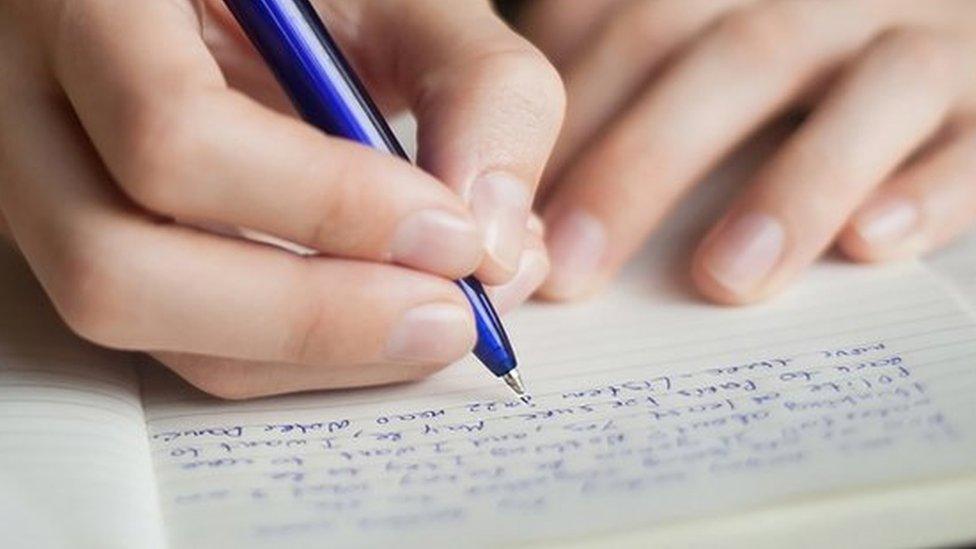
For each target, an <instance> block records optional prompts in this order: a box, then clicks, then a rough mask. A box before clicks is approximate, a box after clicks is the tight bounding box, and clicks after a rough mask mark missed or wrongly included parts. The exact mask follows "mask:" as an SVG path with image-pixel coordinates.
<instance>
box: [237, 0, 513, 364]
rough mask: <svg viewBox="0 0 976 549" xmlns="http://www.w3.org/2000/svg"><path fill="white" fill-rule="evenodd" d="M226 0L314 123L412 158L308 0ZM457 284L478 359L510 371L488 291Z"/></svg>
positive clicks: (468, 281)
mask: <svg viewBox="0 0 976 549" xmlns="http://www.w3.org/2000/svg"><path fill="white" fill-rule="evenodd" d="M224 2H225V4H227V7H228V8H229V9H230V11H231V13H233V15H234V17H235V18H236V19H237V21H238V23H239V24H240V25H241V28H243V29H244V32H245V33H246V34H247V35H248V38H249V39H250V40H251V42H252V43H253V44H254V46H255V47H256V48H257V50H258V52H259V53H260V54H261V56H262V57H263V58H264V60H265V61H266V62H267V64H268V66H269V67H270V68H271V70H272V71H273V72H274V74H275V76H276V77H277V78H278V81H279V82H280V83H281V86H282V87H283V88H284V89H285V92H286V93H287V94H288V96H289V97H290V98H291V100H292V103H293V104H294V105H295V108H296V109H297V110H298V112H299V114H301V115H302V117H303V118H304V119H305V120H306V121H308V122H309V123H310V124H312V125H313V126H315V127H317V128H319V129H321V130H322V131H324V132H326V133H328V134H331V135H335V136H338V137H344V138H346V139H351V140H354V141H358V142H359V143H361V144H363V145H366V146H369V147H373V148H376V149H379V150H382V151H386V152H388V153H390V154H395V155H397V156H399V157H401V158H403V159H404V160H406V161H408V162H409V161H410V158H409V157H408V156H407V154H406V152H405V151H404V150H403V147H402V146H401V145H400V142H399V141H397V139H396V136H395V135H394V134H393V131H392V130H391V129H390V126H389V125H388V124H387V123H386V120H385V119H384V118H383V115H382V113H380V111H379V109H378V108H377V107H376V105H375V104H374V103H373V101H372V99H370V97H369V94H368V93H367V91H366V88H365V87H364V86H363V84H362V82H360V80H359V78H358V77H357V76H356V74H355V72H354V71H353V70H352V68H351V67H350V66H349V63H348V62H347V61H346V59H345V57H344V56H343V55H342V53H341V51H340V50H339V47H338V45H337V44H336V43H335V40H333V38H332V36H331V35H330V34H329V32H328V31H327V30H326V28H325V25H324V24H323V23H322V20H321V19H320V18H319V15H318V13H316V11H315V9H314V8H313V7H312V6H311V4H309V3H308V0H224ZM457 284H458V286H459V287H460V288H461V291H462V292H464V295H465V296H466V297H467V298H468V301H469V302H470V303H471V307H472V309H473V312H474V317H475V325H476V327H477V331H478V341H477V343H476V345H475V348H474V349H473V352H474V354H475V356H477V357H478V359H480V360H481V361H482V362H483V363H484V364H485V366H487V367H488V369H489V370H491V372H492V373H494V374H495V375H496V376H503V375H505V374H507V373H509V372H510V371H512V370H513V369H514V368H515V366H516V360H515V353H514V352H513V350H512V346H511V344H510V343H509V340H508V336H507V335H506V333H505V329H504V327H503V326H502V323H501V320H500V319H499V317H498V313H497V312H495V308H494V307H493V306H492V304H491V301H490V300H489V299H488V295H487V294H486V293H485V290H484V288H483V287H482V285H481V283H480V282H479V281H478V280H477V279H475V278H474V277H468V278H465V279H463V280H459V281H457Z"/></svg>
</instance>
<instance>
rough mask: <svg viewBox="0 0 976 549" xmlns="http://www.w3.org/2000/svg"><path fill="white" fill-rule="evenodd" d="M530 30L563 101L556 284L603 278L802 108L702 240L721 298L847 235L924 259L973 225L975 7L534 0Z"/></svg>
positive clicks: (761, 293) (758, 287) (701, 253)
mask: <svg viewBox="0 0 976 549" xmlns="http://www.w3.org/2000/svg"><path fill="white" fill-rule="evenodd" d="M521 26H522V28H523V31H524V32H525V33H526V35H527V36H529V37H531V38H532V40H534V41H535V42H536V44H537V45H538V46H539V47H540V48H541V49H542V50H543V51H545V52H546V53H547V55H548V56H549V57H550V59H551V60H552V61H553V62H554V63H555V64H556V65H557V67H558V68H559V70H560V71H561V73H562V75H563V77H564V80H565V82H566V87H567V96H568V110H567V117H566V122H565V127H564V130H563V132H562V134H561V136H560V139H559V142H558V143H557V146H556V149H555V152H554V154H553V159H552V161H551V162H550V164H549V167H548V169H547V171H546V174H545V176H544V179H543V191H542V195H543V196H544V199H543V200H542V201H541V211H542V212H543V217H544V218H545V220H546V223H547V227H548V229H547V235H548V236H547V244H548V247H549V252H550V256H551V258H552V262H553V267H552V271H551V274H550V276H549V279H548V280H547V282H546V283H545V285H544V286H543V288H542V290H541V293H542V295H543V296H545V297H548V298H551V299H575V298H581V297H585V296H589V295H591V294H593V293H594V292H596V291H598V290H599V289H600V288H601V287H602V286H603V285H605V284H606V283H607V282H608V281H609V280H610V279H611V278H612V277H613V275H614V274H615V273H616V271H617V270H618V269H619V268H620V267H621V265H622V264H623V263H624V262H625V261H626V260H627V259H628V258H629V257H631V256H632V254H634V253H635V252H636V251H637V249H638V248H639V247H640V246H641V244H642V243H643V242H644V240H645V239H646V238H647V236H648V235H649V234H650V233H651V232H652V231H653V230H654V228H655V227H656V226H657V224H658V223H659V222H660V221H661V219H662V218H663V217H664V216H665V215H666V214H667V213H668V212H669V211H670V210H671V209H672V208H673V207H674V205H675V204H676V203H677V202H678V201H680V200H681V199H682V197H683V196H684V195H685V193H686V191H688V189H689V188H690V187H692V186H693V185H695V184H696V183H697V182H698V181H700V180H701V179H702V178H703V176H704V175H705V174H707V172H708V171H709V170H711V169H712V168H713V167H715V166H716V165H717V164H718V163H719V162H720V161H721V160H722V159H723V158H725V157H727V156H728V155H729V154H730V152H732V151H734V150H735V149H736V148H737V147H738V146H740V145H741V144H742V143H743V142H744V141H746V140H748V138H749V137H750V136H751V135H752V134H754V133H755V132H757V131H759V130H760V129H762V128H763V127H765V126H767V125H768V124H770V123H772V122H773V121H775V120H776V119H778V118H780V117H783V116H786V115H789V114H791V113H795V112H796V111H802V112H804V113H807V114H808V116H806V118H805V120H804V121H803V122H802V123H800V124H799V126H798V128H797V129H796V131H795V132H793V133H792V135H790V136H789V137H788V138H787V139H786V140H785V141H783V142H782V143H781V144H780V146H779V149H778V151H777V152H776V154H774V155H773V157H772V158H771V160H769V161H768V163H767V164H765V165H764V166H763V167H762V168H761V169H760V170H759V171H758V172H757V173H756V174H755V176H754V177H753V179H752V181H751V182H749V184H748V185H746V187H745V188H744V189H743V190H742V191H741V193H740V194H739V195H738V196H737V197H736V198H735V199H734V200H733V202H732V203H731V204H729V205H728V208H727V211H726V213H725V214H724V216H723V217H722V218H721V219H716V220H714V227H713V229H712V230H711V231H710V232H709V233H708V234H707V236H705V238H704V240H703V241H702V242H701V244H700V246H699V247H698V249H697V250H696V251H695V253H694V257H693V260H692V267H691V271H692V272H691V274H692V278H693V279H694V281H695V283H696V285H697V287H698V288H699V289H700V291H701V292H702V294H703V295H705V296H706V297H708V298H710V299H711V300H714V301H717V302H720V303H727V304H740V303H750V302H753V301H757V300H760V299H763V298H765V297H767V296H769V295H771V294H774V293H775V292H777V291H779V290H781V289H782V288H783V287H784V286H786V285H787V284H788V283H789V282H790V281H792V280H793V279H795V278H796V277H797V275H798V274H800V273H801V272H802V271H803V270H804V269H805V268H806V267H808V266H809V265H810V264H811V263H812V262H813V261H814V260H816V258H817V257H818V256H820V255H821V254H823V253H824V252H825V251H826V250H828V249H829V248H830V247H831V246H834V245H836V247H837V248H839V249H840V250H841V251H842V252H843V253H844V254H846V255H847V256H848V257H849V258H851V259H853V260H856V261H886V260H894V259H902V258H906V257H911V256H915V255H917V254H920V253H924V252H926V251H929V250H932V249H934V248H936V247H939V246H941V245H943V244H945V243H946V242H948V241H949V240H951V239H952V238H953V237H954V236H956V235H958V234H959V233H960V232H962V231H963V230H965V229H966V228H967V227H969V226H970V225H971V224H972V223H973V221H974V219H976V3H974V2H971V1H969V0H926V1H924V2H920V1H917V0H827V1H811V0H592V1H590V2H566V1H561V0H532V1H530V2H529V4H528V6H527V10H526V11H525V12H524V17H523V19H522V20H521Z"/></svg>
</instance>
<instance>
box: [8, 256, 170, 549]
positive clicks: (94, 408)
mask: <svg viewBox="0 0 976 549" xmlns="http://www.w3.org/2000/svg"><path fill="white" fill-rule="evenodd" d="M151 467H152V464H151V463H150V461H149V448H148V445H147V443H146V430H145V423H144V418H143V414H142V406H141V404H140V399H139V390H138V382H137V379H136V376H135V373H134V370H133V369H132V367H131V364H129V358H128V356H127V355H123V354H117V353H111V352H108V351H102V350H99V349H96V348H95V347H93V346H91V345H88V344H86V343H84V342H82V341H80V340H79V339H77V338H75V337H73V336H72V335H71V334H70V333H69V332H68V330H67V329H65V328H64V327H63V325H62V324H61V322H60V321H59V320H58V319H57V317H56V315H55V314H54V312H53V311H52V310H51V308H50V306H49V305H48V304H47V301H46V300H45V298H44V296H43V294H42V293H41V292H40V290H39V288H37V286H36V284H35V283H34V282H33V280H32V278H31V276H30V273H29V271H28V269H27V268H26V266H24V264H23V263H22V262H21V261H20V260H18V259H16V258H15V257H14V254H13V252H12V251H11V250H9V249H8V248H7V247H6V246H5V245H4V244H2V243H0V532H2V539H3V543H0V545H4V546H7V547H31V548H41V549H43V548H46V547H99V548H103V547H104V548H111V547H119V548H122V547H150V548H151V547H161V546H163V538H162V530H161V529H160V525H161V520H160V518H159V508H158V502H157V500H156V494H155V489H154V485H155V481H154V479H153V476H152V470H151Z"/></svg>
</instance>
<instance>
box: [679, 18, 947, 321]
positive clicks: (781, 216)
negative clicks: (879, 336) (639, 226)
mask: <svg viewBox="0 0 976 549" xmlns="http://www.w3.org/2000/svg"><path fill="white" fill-rule="evenodd" d="M958 70H961V65H960V60H959V59H957V56H956V51H955V49H954V46H952V45H951V44H949V43H947V42H945V41H943V40H942V39H941V38H938V37H936V36H932V35H929V34H928V33H926V32H924V31H915V30H902V31H893V32H890V33H886V34H885V35H883V36H882V37H881V38H879V39H878V40H877V41H876V43H874V44H873V45H872V46H871V47H869V48H868V50H867V52H866V54H865V56H864V58H863V59H862V60H861V61H860V62H859V63H858V64H857V65H856V66H855V67H854V68H853V70H852V71H851V73H850V74H849V75H848V76H847V77H845V78H844V79H843V81H842V82H841V83H840V84H839V85H838V86H837V87H836V88H835V89H834V90H832V91H831V92H830V94H829V95H828V97H827V98H826V100H825V102H824V103H823V104H822V105H821V106H820V107H819V108H818V110H817V111H816V112H815V113H814V114H813V116H812V117H811V118H810V120H809V121H808V122H807V123H806V124H805V125H804V126H803V127H802V128H801V129H800V130H799V131H798V132H797V133H796V134H795V135H794V136H793V137H792V138H791V139H790V140H789V141H788V142H787V143H786V144H785V145H784V147H783V148H782V149H781V150H780V152H779V153H778V154H777V155H776V156H775V157H774V158H773V159H772V161H771V162H770V164H769V165H767V166H766V167H764V168H763V169H762V170H761V171H760V173H759V175H758V177H757V180H756V182H755V183H754V184H753V185H752V186H751V187H750V188H749V189H748V190H747V191H746V192H745V193H744V195H743V196H741V197H740V198H739V199H737V200H736V202H735V204H733V206H732V207H731V210H730V212H729V213H728V214H726V216H725V218H724V219H723V220H722V221H720V222H719V223H718V225H717V226H716V228H715V229H713V231H712V232H711V233H710V234H709V236H707V237H706V239H705V241H704V242H703V244H702V246H701V248H700V250H699V251H698V253H697V254H696V259H695V262H694V267H693V273H694V277H695V280H696V282H697V284H698V285H699V288H700V289H701V290H702V291H703V292H704V293H705V295H707V296H708V297H710V298H713V299H716V300H718V301H722V302H729V303H741V302H748V301H753V300H756V299H760V298H762V297H764V296H766V295H769V294H770V293H772V292H774V291H776V290H777V289H779V288H781V287H782V286H783V285H784V284H785V283H786V282H787V281H788V280H790V279H791V278H793V277H794V276H795V275H796V274H797V273H798V272H799V271H800V270H802V269H803V268H805V267H806V266H807V265H809V263H810V262H812V261H813V260H814V259H816V258H817V257H818V256H819V255H820V254H821V253H822V252H823V250H824V249H825V248H826V247H827V246H829V244H830V243H831V242H832V241H833V239H834V237H835V236H836V235H837V233H838V232H839V231H840V229H841V228H842V227H843V225H844V222H845V221H846V220H847V219H848V218H849V217H850V215H851V214H852V213H853V211H854V210H855V209H856V208H857V206H858V205H860V204H861V203H862V202H863V200H864V199H865V197H866V196H867V195H868V194H869V193H870V192H871V191H872V190H873V189H874V188H875V187H876V186H878V185H879V184H880V183H881V182H882V181H883V180H884V179H885V178H886V176H888V174H890V173H892V172H894V170H895V169H896V168H897V167H898V165H899V164H901V163H902V162H903V161H904V160H905V159H906V158H907V157H908V156H909V155H911V153H912V152H913V151H915V150H916V149H917V148H918V147H919V146H921V145H922V144H923V143H924V142H925V141H927V140H928V139H929V138H930V137H931V136H932V134H933V133H934V132H935V131H936V130H937V129H938V128H939V127H940V126H941V125H942V124H943V122H944V120H945V117H946V116H947V114H948V113H949V112H950V109H951V108H952V106H953V104H954V103H955V101H956V100H957V99H958V97H959V92H960V84H961V82H960V79H959V78H958V77H957V76H956V74H955V71H958Z"/></svg>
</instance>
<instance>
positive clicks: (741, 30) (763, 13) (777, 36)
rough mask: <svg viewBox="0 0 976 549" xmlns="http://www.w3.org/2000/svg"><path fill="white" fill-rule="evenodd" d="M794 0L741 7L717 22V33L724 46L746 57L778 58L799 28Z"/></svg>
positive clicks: (755, 58)
mask: <svg viewBox="0 0 976 549" xmlns="http://www.w3.org/2000/svg"><path fill="white" fill-rule="evenodd" d="M794 6H796V4H795V3H793V2H782V3H771V4H761V5H758V6H749V7H745V8H739V9H737V10H734V11H732V12H731V13H729V14H728V15H726V16H725V17H724V18H723V19H722V20H721V21H720V22H719V23H718V25H717V27H716V34H717V37H718V39H719V40H720V41H721V43H722V46H723V47H724V48H728V49H729V50H730V51H733V52H737V53H739V54H740V55H741V56H743V57H745V58H747V59H753V60H759V61H765V62H768V61H778V60H780V59H781V55H782V53H783V52H784V51H786V50H787V48H784V47H783V44H785V43H788V42H789V41H790V40H791V38H792V35H793V33H795V32H797V27H798V22H797V19H798V17H797V8H795V7H794Z"/></svg>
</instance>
